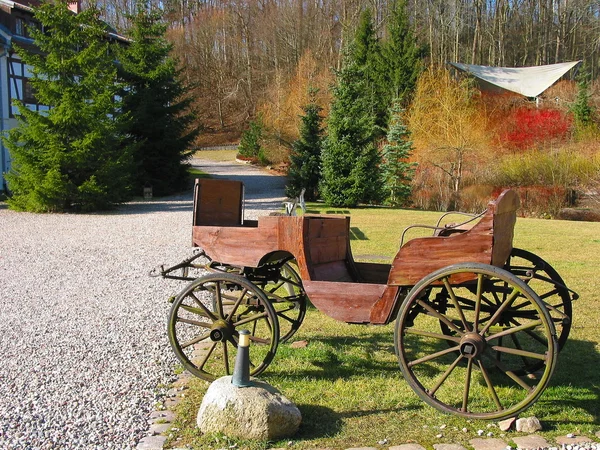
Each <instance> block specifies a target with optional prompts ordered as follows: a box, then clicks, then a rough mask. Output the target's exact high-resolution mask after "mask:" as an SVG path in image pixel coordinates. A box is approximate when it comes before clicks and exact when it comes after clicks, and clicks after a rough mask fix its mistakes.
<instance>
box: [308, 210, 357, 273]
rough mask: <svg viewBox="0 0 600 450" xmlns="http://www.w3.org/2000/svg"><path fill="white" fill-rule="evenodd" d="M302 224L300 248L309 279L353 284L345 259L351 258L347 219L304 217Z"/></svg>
mask: <svg viewBox="0 0 600 450" xmlns="http://www.w3.org/2000/svg"><path fill="white" fill-rule="evenodd" d="M305 217H306V216H305ZM305 223H306V224H307V226H308V230H307V233H306V234H305V243H304V245H305V252H306V255H307V264H308V266H309V267H310V272H311V279H313V280H317V281H353V277H352V276H351V274H350V272H349V270H348V259H349V258H351V254H350V250H349V246H350V235H349V229H350V226H349V219H348V218H347V217H331V218H328V217H307V218H306V222H305Z"/></svg>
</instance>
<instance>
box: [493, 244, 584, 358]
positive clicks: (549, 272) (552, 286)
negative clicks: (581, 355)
mask: <svg viewBox="0 0 600 450" xmlns="http://www.w3.org/2000/svg"><path fill="white" fill-rule="evenodd" d="M504 268H505V269H506V270H508V271H509V272H510V273H512V274H513V275H516V276H518V277H519V278H521V279H522V280H523V281H525V283H527V284H528V285H529V287H530V288H531V289H532V290H533V291H534V292H535V293H536V294H537V295H538V296H539V297H540V298H541V299H542V301H543V302H544V303H545V304H546V308H547V309H548V311H549V313H550V317H552V321H553V322H554V327H555V328H556V335H557V338H558V351H560V350H562V348H563V347H564V345H565V343H566V342H567V338H568V337H569V332H570V331H571V317H572V316H573V305H572V299H571V295H570V293H569V290H568V289H567V288H566V286H565V282H564V281H563V279H562V278H561V276H560V275H559V274H558V272H557V271H556V270H554V268H553V267H552V266H551V265H550V264H548V263H547V262H546V261H544V260H543V259H542V258H540V257H539V256H537V255H535V254H533V253H531V252H528V251H527V250H522V249H520V248H513V249H512V252H511V253H510V256H509V258H508V261H507V262H506V265H505V266H504Z"/></svg>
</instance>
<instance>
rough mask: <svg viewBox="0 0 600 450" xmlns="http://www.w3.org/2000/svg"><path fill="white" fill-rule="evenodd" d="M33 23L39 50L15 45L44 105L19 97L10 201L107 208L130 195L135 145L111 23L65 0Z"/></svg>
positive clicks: (30, 206)
mask: <svg viewBox="0 0 600 450" xmlns="http://www.w3.org/2000/svg"><path fill="white" fill-rule="evenodd" d="M35 17H36V19H37V20H38V21H39V22H40V24H41V25H42V27H43V31H42V29H40V30H38V29H34V28H30V30H29V31H30V33H31V35H32V37H33V38H34V40H35V44H36V46H37V47H38V49H39V51H29V50H24V49H17V52H18V54H19V56H21V58H22V59H23V60H24V61H25V63H27V64H29V65H31V66H32V67H33V75H32V77H31V78H30V80H29V82H30V83H31V84H32V85H33V87H34V89H35V96H36V99H37V101H38V102H39V104H41V105H46V106H48V107H49V109H48V110H46V111H32V110H29V109H28V108H26V107H25V105H24V104H22V103H20V102H18V103H17V105H18V111H19V112H18V115H17V120H18V126H17V127H16V128H13V129H12V130H10V132H9V134H8V137H7V138H6V145H7V147H8V148H9V150H10V153H11V156H12V158H13V171H12V172H11V173H10V174H8V176H7V178H8V181H9V187H10V189H11V191H12V198H10V199H9V205H10V207H11V208H14V209H18V210H27V211H37V212H46V211H65V210H69V209H79V210H84V211H90V210H97V209H104V208H109V207H110V206H111V205H113V204H114V203H118V202H121V201H123V200H125V199H127V197H128V188H129V173H130V170H131V168H130V162H131V158H130V157H131V149H130V147H128V146H126V145H123V142H124V125H125V123H124V116H122V115H120V114H118V111H119V108H120V106H121V105H120V101H119V99H118V97H116V94H117V92H118V89H120V87H119V85H118V83H117V73H116V67H115V64H114V52H112V51H111V44H110V43H109V41H108V40H107V38H106V37H107V36H106V32H107V29H106V25H105V24H104V23H103V22H102V21H101V20H100V19H99V12H98V11H97V10H96V9H94V8H90V9H88V10H86V11H84V12H82V13H80V14H73V13H72V12H71V11H69V8H68V6H67V2H66V1H65V0H59V1H57V2H51V3H44V4H43V5H42V6H41V7H40V8H38V9H36V11H35Z"/></svg>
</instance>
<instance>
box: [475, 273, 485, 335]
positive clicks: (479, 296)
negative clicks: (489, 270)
mask: <svg viewBox="0 0 600 450" xmlns="http://www.w3.org/2000/svg"><path fill="white" fill-rule="evenodd" d="M482 297H483V274H482V273H478V274H477V294H476V297H475V320H474V322H473V331H474V332H475V333H477V330H479V314H480V312H481V299H482Z"/></svg>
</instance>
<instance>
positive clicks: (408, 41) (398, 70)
mask: <svg viewBox="0 0 600 450" xmlns="http://www.w3.org/2000/svg"><path fill="white" fill-rule="evenodd" d="M381 54H382V58H383V60H384V62H383V66H384V67H385V69H384V70H383V72H382V73H383V74H384V78H385V81H384V84H385V85H386V87H385V90H384V94H383V95H384V97H385V102H387V103H388V104H389V103H391V101H392V99H394V98H399V99H401V100H402V103H403V105H405V106H406V105H408V103H409V102H410V99H411V97H412V93H413V92H414V90H415V86H416V84H417V78H418V76H419V74H420V73H421V71H422V70H423V67H422V62H421V61H422V60H423V58H424V57H425V56H426V55H427V51H426V49H425V48H424V47H421V46H419V45H418V44H417V41H416V38H415V36H414V34H413V32H412V30H411V28H410V22H409V19H408V15H407V13H406V0H394V2H393V3H392V5H391V8H390V14H389V17H388V20H387V39H386V40H385V42H384V43H383V45H382V50H381Z"/></svg>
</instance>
